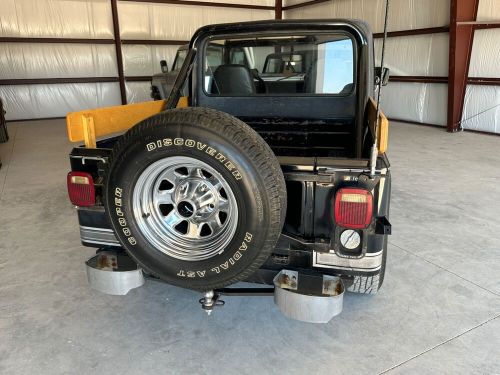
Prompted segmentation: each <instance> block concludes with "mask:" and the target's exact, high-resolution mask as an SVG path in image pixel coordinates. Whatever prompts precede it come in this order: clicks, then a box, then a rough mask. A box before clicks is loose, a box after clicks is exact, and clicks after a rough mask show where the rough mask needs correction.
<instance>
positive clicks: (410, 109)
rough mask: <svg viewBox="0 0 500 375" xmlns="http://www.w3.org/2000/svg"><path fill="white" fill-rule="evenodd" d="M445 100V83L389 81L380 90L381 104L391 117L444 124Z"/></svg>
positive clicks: (446, 91)
mask: <svg viewBox="0 0 500 375" xmlns="http://www.w3.org/2000/svg"><path fill="white" fill-rule="evenodd" d="M447 100H448V86H447V85H445V84H440V83H407V82H391V83H389V85H388V86H386V87H385V88H384V89H383V91H382V100H381V106H382V110H383V111H384V113H385V114H386V116H388V117H390V118H393V119H400V120H407V121H414V122H421V123H428V124H435V125H443V126H445V125H446V105H447Z"/></svg>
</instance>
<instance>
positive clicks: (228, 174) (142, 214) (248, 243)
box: [104, 108, 286, 291]
mask: <svg viewBox="0 0 500 375" xmlns="http://www.w3.org/2000/svg"><path fill="white" fill-rule="evenodd" d="M104 196H105V202H104V203H105V206H106V211H107V213H108V216H109V219H110V222H111V225H112V227H113V229H114V231H115V234H116V235H117V237H118V240H119V241H120V243H121V244H122V245H123V247H124V248H125V250H126V251H127V252H128V253H129V255H130V256H131V257H132V258H133V259H134V260H135V261H136V262H137V263H138V264H139V265H141V266H142V267H143V268H144V269H145V270H147V271H148V272H150V273H152V274H153V275H155V276H157V277H159V278H161V279H163V280H165V281H167V282H169V283H171V284H174V285H177V286H181V287H185V288H190V289H195V290H202V291H205V290H211V289H214V288H220V287H224V286H227V285H229V284H232V283H235V282H237V281H240V280H243V279H245V278H247V277H248V276H250V275H251V274H252V273H253V272H255V271H256V270H257V269H258V268H259V267H260V266H261V265H262V264H263V263H264V262H265V260H266V259H267V258H268V257H269V254H270V253H271V251H272V249H273V248H274V246H275V244H276V242H277V240H278V237H279V235H280V233H281V229H282V226H283V221H284V217H285V213H286V189H285V181H284V178H283V174H282V172H281V168H280V165H279V163H278V161H277V159H276V157H275V155H274V154H273V152H272V151H271V149H270V148H269V146H268V145H267V144H266V142H265V141H264V140H263V139H262V138H261V137H260V136H259V135H258V134H257V133H256V132H255V131H254V130H253V129H252V128H250V127H249V126H248V125H247V124H245V123H244V122H242V121H240V120H238V119H236V118H235V117H233V116H231V115H228V114H226V113H223V112H219V111H215V110H212V109H207V108H180V109H173V110H168V111H166V112H162V113H160V114H158V115H155V116H153V117H150V118H148V119H146V120H144V121H142V122H141V123H139V124H138V125H136V126H134V127H133V128H132V129H130V130H129V131H128V132H127V133H126V134H124V135H123V136H122V137H120V139H119V141H118V142H117V143H116V145H115V147H114V149H113V153H112V158H111V162H110V167H109V170H108V173H107V176H106V181H105V194H104Z"/></svg>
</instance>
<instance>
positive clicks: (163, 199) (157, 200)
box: [153, 190, 173, 207]
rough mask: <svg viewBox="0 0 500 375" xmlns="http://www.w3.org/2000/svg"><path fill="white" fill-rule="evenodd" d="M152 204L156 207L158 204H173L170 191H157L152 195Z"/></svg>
mask: <svg viewBox="0 0 500 375" xmlns="http://www.w3.org/2000/svg"><path fill="white" fill-rule="evenodd" d="M153 202H154V204H155V206H156V207H158V205H160V204H173V202H172V192H171V190H157V191H155V192H154V193H153Z"/></svg>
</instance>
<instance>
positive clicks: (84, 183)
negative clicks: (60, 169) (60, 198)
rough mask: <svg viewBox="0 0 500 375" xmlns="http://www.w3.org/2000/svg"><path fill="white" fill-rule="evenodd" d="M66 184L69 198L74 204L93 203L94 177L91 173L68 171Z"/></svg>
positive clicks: (83, 205)
mask: <svg viewBox="0 0 500 375" xmlns="http://www.w3.org/2000/svg"><path fill="white" fill-rule="evenodd" d="M67 184H68V195H69V200H70V201H71V203H73V204H74V205H75V206H82V207H89V206H93V205H94V204H95V188H94V179H93V178H92V175H91V174H89V173H85V172H69V173H68V178H67Z"/></svg>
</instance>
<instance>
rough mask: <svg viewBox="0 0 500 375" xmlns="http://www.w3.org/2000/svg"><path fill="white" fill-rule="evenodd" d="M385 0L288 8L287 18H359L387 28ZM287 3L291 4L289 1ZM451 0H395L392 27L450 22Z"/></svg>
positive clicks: (379, 28) (344, 0)
mask: <svg viewBox="0 0 500 375" xmlns="http://www.w3.org/2000/svg"><path fill="white" fill-rule="evenodd" d="M384 4H385V0H332V1H327V2H324V3H319V4H316V5H309V6H305V7H300V8H296V9H290V10H285V12H284V13H285V14H284V15H285V18H357V19H361V20H365V21H366V22H368V24H369V25H370V26H371V28H372V31H373V32H381V31H383V29H384V9H385V7H384ZM286 5H292V4H289V3H286ZM449 16H450V0H418V1H415V0H392V1H391V8H390V18H389V26H388V29H389V31H397V30H408V29H410V30H412V29H420V28H426V27H438V26H447V25H448V23H449Z"/></svg>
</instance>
